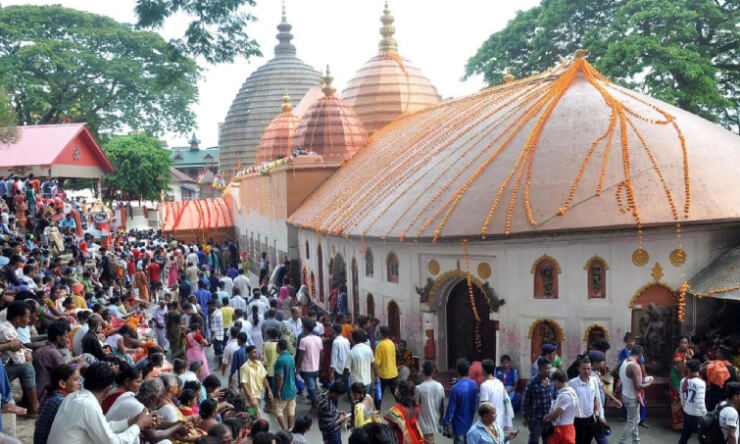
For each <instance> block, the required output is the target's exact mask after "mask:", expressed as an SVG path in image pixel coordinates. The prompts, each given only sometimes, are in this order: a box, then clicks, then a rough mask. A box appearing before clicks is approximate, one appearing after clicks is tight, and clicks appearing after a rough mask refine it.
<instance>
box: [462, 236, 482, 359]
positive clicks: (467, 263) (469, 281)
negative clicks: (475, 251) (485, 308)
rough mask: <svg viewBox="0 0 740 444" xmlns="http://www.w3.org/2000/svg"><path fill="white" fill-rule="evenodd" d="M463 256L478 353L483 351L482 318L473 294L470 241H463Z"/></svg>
mask: <svg viewBox="0 0 740 444" xmlns="http://www.w3.org/2000/svg"><path fill="white" fill-rule="evenodd" d="M461 246H462V250H463V256H464V257H465V281H466V283H467V285H468V297H469V298H470V307H471V308H472V310H473V317H474V318H475V349H476V350H477V351H478V353H481V352H482V351H483V340H482V338H481V334H480V323H481V317H480V313H478V307H477V306H476V304H475V293H473V283H472V277H471V274H470V255H469V254H468V240H467V239H463V241H462V244H461Z"/></svg>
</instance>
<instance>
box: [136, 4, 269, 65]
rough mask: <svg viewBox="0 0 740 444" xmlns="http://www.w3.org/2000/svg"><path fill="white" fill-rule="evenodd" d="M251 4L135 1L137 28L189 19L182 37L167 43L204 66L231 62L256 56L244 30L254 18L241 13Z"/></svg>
mask: <svg viewBox="0 0 740 444" xmlns="http://www.w3.org/2000/svg"><path fill="white" fill-rule="evenodd" d="M245 5H249V6H254V5H255V1H254V0H137V2H136V15H137V16H138V18H139V22H138V23H137V26H139V27H141V28H145V29H156V28H159V27H161V26H162V25H163V24H164V21H165V20H166V19H167V18H169V17H170V16H172V15H174V14H177V13H184V14H186V15H188V16H190V17H192V18H193V20H192V21H191V22H190V24H189V25H188V28H187V30H186V31H185V35H184V36H183V38H180V39H173V40H171V41H170V43H171V44H172V45H173V46H175V47H177V48H179V50H180V51H182V52H183V53H185V54H190V55H192V56H202V57H203V58H204V59H205V60H206V61H208V63H223V62H229V63H230V62H232V61H234V58H235V57H237V56H242V57H244V58H245V59H249V57H251V56H260V55H262V53H261V52H260V50H259V45H258V44H257V42H256V41H255V40H253V39H250V38H249V36H248V35H247V33H246V32H244V29H245V28H246V26H247V23H248V22H250V21H254V20H255V18H254V17H253V16H252V15H250V14H249V13H246V12H244V11H243V7H244V6H245Z"/></svg>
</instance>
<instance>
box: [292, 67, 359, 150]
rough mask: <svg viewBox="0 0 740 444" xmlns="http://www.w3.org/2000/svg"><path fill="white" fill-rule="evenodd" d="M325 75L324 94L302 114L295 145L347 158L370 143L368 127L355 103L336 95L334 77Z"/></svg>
mask: <svg viewBox="0 0 740 444" xmlns="http://www.w3.org/2000/svg"><path fill="white" fill-rule="evenodd" d="M326 70H327V75H326V77H324V82H325V86H324V90H323V91H324V94H325V96H324V97H322V98H320V99H319V100H318V101H317V102H316V103H314V104H313V106H311V108H309V109H308V110H307V111H306V114H304V116H303V118H301V123H300V125H299V126H298V130H297V131H296V135H295V143H294V145H293V146H294V148H296V149H303V150H305V151H313V152H315V153H316V154H319V155H321V156H323V157H324V159H325V160H346V159H349V158H351V157H352V156H353V155H354V154H355V153H356V152H357V150H359V149H360V148H362V147H363V146H365V144H367V131H365V128H364V127H363V126H362V122H361V121H360V119H359V117H357V114H356V113H355V112H354V111H353V110H352V107H350V106H349V105H347V104H346V103H345V102H344V101H342V99H340V98H338V97H336V96H335V95H334V93H335V91H336V90H335V89H334V88H333V87H332V84H331V82H332V80H333V78H332V77H331V75H330V74H329V67H328V66H327V68H326Z"/></svg>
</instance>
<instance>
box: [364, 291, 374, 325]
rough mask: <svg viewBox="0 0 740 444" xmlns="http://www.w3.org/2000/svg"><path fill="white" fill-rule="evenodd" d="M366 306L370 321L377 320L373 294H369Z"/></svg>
mask: <svg viewBox="0 0 740 444" xmlns="http://www.w3.org/2000/svg"><path fill="white" fill-rule="evenodd" d="M365 304H366V305H367V307H366V308H367V316H368V317H369V318H370V319H375V299H374V298H373V295H372V294H371V293H368V294H367V300H366V301H365Z"/></svg>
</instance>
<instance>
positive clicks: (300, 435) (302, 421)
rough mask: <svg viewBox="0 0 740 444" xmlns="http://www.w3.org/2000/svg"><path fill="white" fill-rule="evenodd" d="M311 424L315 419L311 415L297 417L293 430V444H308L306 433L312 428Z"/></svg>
mask: <svg viewBox="0 0 740 444" xmlns="http://www.w3.org/2000/svg"><path fill="white" fill-rule="evenodd" d="M311 424H313V420H312V419H311V416H309V415H303V416H299V417H298V418H296V420H295V425H294V426H293V430H291V432H292V433H293V444H306V443H307V442H308V441H306V437H305V434H306V433H308V431H309V430H311Z"/></svg>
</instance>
